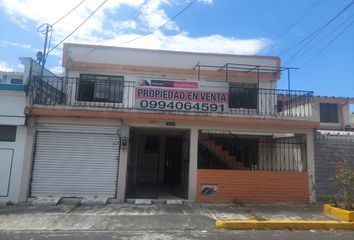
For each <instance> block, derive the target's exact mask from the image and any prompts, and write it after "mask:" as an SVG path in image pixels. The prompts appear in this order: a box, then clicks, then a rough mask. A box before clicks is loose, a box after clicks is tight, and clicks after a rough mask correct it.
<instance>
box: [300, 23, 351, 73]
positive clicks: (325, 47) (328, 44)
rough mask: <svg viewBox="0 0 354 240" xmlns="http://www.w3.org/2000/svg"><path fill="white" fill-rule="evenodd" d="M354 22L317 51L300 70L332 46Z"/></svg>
mask: <svg viewBox="0 0 354 240" xmlns="http://www.w3.org/2000/svg"><path fill="white" fill-rule="evenodd" d="M353 24H354V21H351V23H350V24H348V25H347V26H346V27H345V28H344V29H343V30H342V31H340V32H339V33H338V34H337V35H336V36H335V37H334V38H333V39H332V40H331V41H329V42H328V43H327V44H326V45H325V46H324V47H322V48H321V49H320V50H319V51H317V52H316V53H315V54H314V55H312V57H310V58H309V59H308V60H307V61H306V62H305V63H303V64H302V65H301V67H300V68H303V67H304V66H305V65H306V64H308V63H309V62H310V61H311V60H313V59H314V58H315V57H317V56H318V55H319V54H321V53H322V52H323V51H324V50H326V49H327V48H328V47H329V46H330V45H331V44H333V43H334V42H335V41H336V40H337V39H338V38H339V37H340V36H341V35H342V34H343V33H344V32H346V31H347V30H348V29H349V28H350V27H351V26H352V25H353Z"/></svg>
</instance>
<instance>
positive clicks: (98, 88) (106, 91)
mask: <svg viewBox="0 0 354 240" xmlns="http://www.w3.org/2000/svg"><path fill="white" fill-rule="evenodd" d="M123 81H124V77H123V76H106V75H90V74H81V75H80V80H79V88H78V94H77V100H79V101H87V102H113V103H121V102H122V99H123Z"/></svg>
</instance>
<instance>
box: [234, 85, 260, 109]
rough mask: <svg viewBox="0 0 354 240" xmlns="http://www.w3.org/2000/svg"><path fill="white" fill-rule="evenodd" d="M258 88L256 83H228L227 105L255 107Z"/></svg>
mask: <svg viewBox="0 0 354 240" xmlns="http://www.w3.org/2000/svg"><path fill="white" fill-rule="evenodd" d="M257 99H258V88H257V85H256V84H242V83H230V89H229V107H230V108H246V109H257V105H258V104H257Z"/></svg>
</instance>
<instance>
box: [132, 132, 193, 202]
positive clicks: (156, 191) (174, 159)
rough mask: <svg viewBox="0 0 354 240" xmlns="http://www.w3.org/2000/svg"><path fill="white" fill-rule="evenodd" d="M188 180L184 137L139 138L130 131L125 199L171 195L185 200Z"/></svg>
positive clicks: (140, 136) (185, 138)
mask: <svg viewBox="0 0 354 240" xmlns="http://www.w3.org/2000/svg"><path fill="white" fill-rule="evenodd" d="M173 142H174V143H175V144H173ZM188 177H189V139H188V138H187V137H185V136H182V135H181V136H169V135H153V134H151V135H150V134H148V135H143V136H142V135H136V134H134V132H133V131H132V134H131V137H130V152H129V160H128V169H127V191H126V197H127V198H148V199H157V198H165V197H169V198H170V197H171V195H173V196H175V197H180V198H188ZM173 196H172V197H173Z"/></svg>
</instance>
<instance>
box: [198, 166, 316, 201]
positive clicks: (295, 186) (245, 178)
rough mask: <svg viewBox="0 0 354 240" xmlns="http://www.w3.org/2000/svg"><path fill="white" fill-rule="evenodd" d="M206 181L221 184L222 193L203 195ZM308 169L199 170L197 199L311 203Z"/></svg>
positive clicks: (219, 185) (220, 190) (219, 186)
mask: <svg viewBox="0 0 354 240" xmlns="http://www.w3.org/2000/svg"><path fill="white" fill-rule="evenodd" d="M202 184H217V185H218V194H217V195H214V196H212V195H211V196H205V195H202V194H201V190H202V187H201V186H202ZM308 200H309V186H308V174H307V172H268V171H245V170H201V169H199V170H198V175H197V202H204V203H216V202H218V203H226V202H234V201H243V202H246V203H287V202H291V203H308Z"/></svg>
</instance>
